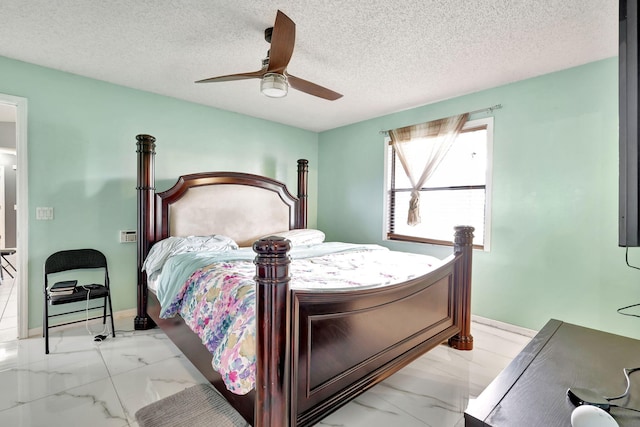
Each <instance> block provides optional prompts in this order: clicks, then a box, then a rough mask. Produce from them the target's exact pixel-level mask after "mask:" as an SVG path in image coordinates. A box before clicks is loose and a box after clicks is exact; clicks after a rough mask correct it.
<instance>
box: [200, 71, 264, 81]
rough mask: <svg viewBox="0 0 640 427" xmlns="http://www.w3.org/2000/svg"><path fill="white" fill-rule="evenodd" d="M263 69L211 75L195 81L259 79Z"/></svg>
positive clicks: (262, 74)
mask: <svg viewBox="0 0 640 427" xmlns="http://www.w3.org/2000/svg"><path fill="white" fill-rule="evenodd" d="M264 74H265V71H264V70H260V71H254V72H251V73H240V74H228V75H226V76H218V77H211V78H208V79H203V80H198V81H197V82H196V83H213V82H230V81H233V80H246V79H259V78H261V77H262V76H264Z"/></svg>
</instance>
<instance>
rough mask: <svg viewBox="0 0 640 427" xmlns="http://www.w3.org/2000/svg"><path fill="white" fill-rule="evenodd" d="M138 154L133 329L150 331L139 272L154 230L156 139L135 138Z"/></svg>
mask: <svg viewBox="0 0 640 427" xmlns="http://www.w3.org/2000/svg"><path fill="white" fill-rule="evenodd" d="M136 141H137V142H136V145H137V147H138V148H137V150H136V153H138V177H137V179H138V182H137V186H136V190H137V192H138V239H137V241H138V243H137V244H138V253H137V258H138V291H137V294H138V303H137V315H136V318H135V319H134V321H133V322H134V329H137V330H143V329H151V328H153V327H154V326H155V323H154V322H153V320H151V318H150V317H149V315H148V314H147V292H148V290H147V276H146V274H145V273H144V272H143V271H142V263H143V262H144V259H145V258H146V256H147V254H148V253H149V249H150V246H151V241H152V239H153V234H154V233H155V227H154V207H155V206H154V198H155V176H154V174H155V173H154V156H155V154H156V151H155V148H156V139H155V138H154V137H153V136H151V135H144V134H141V135H137V136H136Z"/></svg>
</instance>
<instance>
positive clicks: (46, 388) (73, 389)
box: [0, 316, 531, 427]
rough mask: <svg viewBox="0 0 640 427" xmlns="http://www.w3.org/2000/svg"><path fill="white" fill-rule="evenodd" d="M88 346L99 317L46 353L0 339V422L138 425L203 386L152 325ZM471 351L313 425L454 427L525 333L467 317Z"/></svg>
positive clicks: (422, 367) (119, 323)
mask: <svg viewBox="0 0 640 427" xmlns="http://www.w3.org/2000/svg"><path fill="white" fill-rule="evenodd" d="M132 325H133V319H132V318H130V317H129V318H127V317H124V318H118V316H116V331H117V332H116V334H117V336H116V338H112V337H109V338H108V339H106V340H105V341H104V342H101V343H96V342H94V340H93V337H94V335H96V334H98V333H99V332H100V330H101V328H102V325H101V324H100V323H97V324H96V323H90V324H88V325H87V324H84V323H80V324H77V325H74V326H73V327H70V328H58V329H54V330H52V331H51V336H50V346H51V354H49V355H45V354H44V340H43V339H42V338H41V337H33V338H29V339H25V340H14V341H8V342H1V343H0V426H12V427H27V426H45V425H46V426H48V427H55V426H69V425H73V426H91V427H103V426H104V427H107V426H109V427H125V426H133V427H137V423H136V422H135V418H134V414H135V412H136V411H137V410H138V409H140V408H141V407H143V406H146V405H148V404H150V403H152V402H154V401H157V400H159V399H162V398H164V397H166V396H169V395H171V394H174V393H177V392H179V391H180V390H183V389H185V388H187V387H190V386H192V385H195V384H198V383H203V382H206V381H205V380H204V378H203V377H202V376H201V374H200V373H199V372H198V371H197V370H196V369H195V368H194V367H193V366H192V365H191V364H190V363H189V362H188V361H187V360H186V358H184V356H182V355H181V353H180V351H179V350H178V349H177V348H176V347H175V346H174V345H173V344H172V343H171V342H170V341H169V339H168V338H167V337H166V336H165V335H164V334H163V333H162V332H161V331H160V330H159V329H154V330H150V331H132V329H133V328H132ZM472 334H473V335H474V340H475V349H474V350H473V351H469V352H460V351H456V350H452V349H450V348H449V347H447V346H439V347H437V348H435V349H433V350H432V351H431V352H429V353H427V354H426V355H424V356H422V357H421V358H420V359H418V360H416V361H414V362H413V363H411V364H410V365H408V366H407V367H406V368H404V369H403V370H402V371H400V372H398V373H396V374H395V375H393V376H392V377H390V378H389V379H387V380H385V381H384V382H383V383H381V384H378V385H377V386H375V387H374V388H372V389H371V390H369V391H367V392H366V393H364V394H363V395H362V396H360V397H359V398H357V399H355V400H354V401H352V402H350V403H349V404H347V405H345V406H344V407H343V408H341V409H340V410H338V411H337V412H335V413H333V414H331V415H329V416H328V417H327V418H325V419H324V420H323V421H321V422H320V423H318V424H317V426H320V427H322V426H324V427H337V426H345V427H360V426H367V427H377V426H398V427H400V426H402V427H412V426H421V427H424V426H434V427H462V426H463V425H464V421H463V412H464V410H465V408H466V407H467V404H468V403H469V401H470V399H473V398H474V397H476V396H477V395H478V394H479V393H480V392H481V391H482V390H483V389H484V388H485V387H486V386H487V385H488V384H489V383H490V382H491V380H492V379H493V378H495V377H496V376H497V375H498V373H499V372H500V371H501V370H502V369H503V368H504V367H505V366H506V365H507V364H508V363H509V362H510V361H511V360H512V359H513V357H515V355H516V354H518V352H519V351H520V350H521V349H522V348H523V347H524V346H525V345H526V344H527V343H528V342H529V340H530V339H531V338H530V336H526V335H520V334H518V333H514V332H509V331H505V330H503V329H500V328H496V327H493V326H488V325H486V324H482V323H477V322H474V323H473V326H472Z"/></svg>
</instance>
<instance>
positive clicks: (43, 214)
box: [36, 207, 53, 221]
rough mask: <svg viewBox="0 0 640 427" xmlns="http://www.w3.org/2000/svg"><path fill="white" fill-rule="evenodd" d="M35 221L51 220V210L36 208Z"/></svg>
mask: <svg viewBox="0 0 640 427" xmlns="http://www.w3.org/2000/svg"><path fill="white" fill-rule="evenodd" d="M36 219H37V220H46V221H48V220H52V219H53V208H49V207H38V208H36Z"/></svg>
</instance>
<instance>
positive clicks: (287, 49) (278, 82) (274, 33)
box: [196, 10, 342, 101]
mask: <svg viewBox="0 0 640 427" xmlns="http://www.w3.org/2000/svg"><path fill="white" fill-rule="evenodd" d="M264 38H265V40H266V41H267V43H271V49H269V51H268V52H267V57H266V58H265V59H263V60H262V69H260V70H258V71H253V72H248V73H240V74H229V75H226V76H218V77H211V78H208V79H203V80H198V81H197V82H196V83H213V82H228V81H233V80H246V79H261V80H262V81H261V83H260V91H261V92H262V93H263V94H264V95H266V96H269V97H272V98H281V97H283V96H285V95H286V94H287V91H288V87H289V86H291V87H292V88H294V89H297V90H299V91H301V92H304V93H308V94H309V95H313V96H317V97H320V98H324V99H328V100H329V101H335V100H336V99H338V98H341V97H342V95H341V94H339V93H337V92H334V91H332V90H330V89H327V88H326V87H322V86H320V85H317V84H315V83H311V82H310V81H307V80H304V79H301V78H299V77H296V76H292V75H291V74H289V73H288V72H287V65H289V60H290V59H291V55H292V54H293V46H294V44H295V40H296V24H295V23H294V22H293V21H292V20H291V19H290V18H289V17H288V16H287V15H285V14H284V13H282V12H281V11H279V10H278V14H277V15H276V22H275V23H274V24H273V27H270V28H267V29H266V30H265V31H264Z"/></svg>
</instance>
